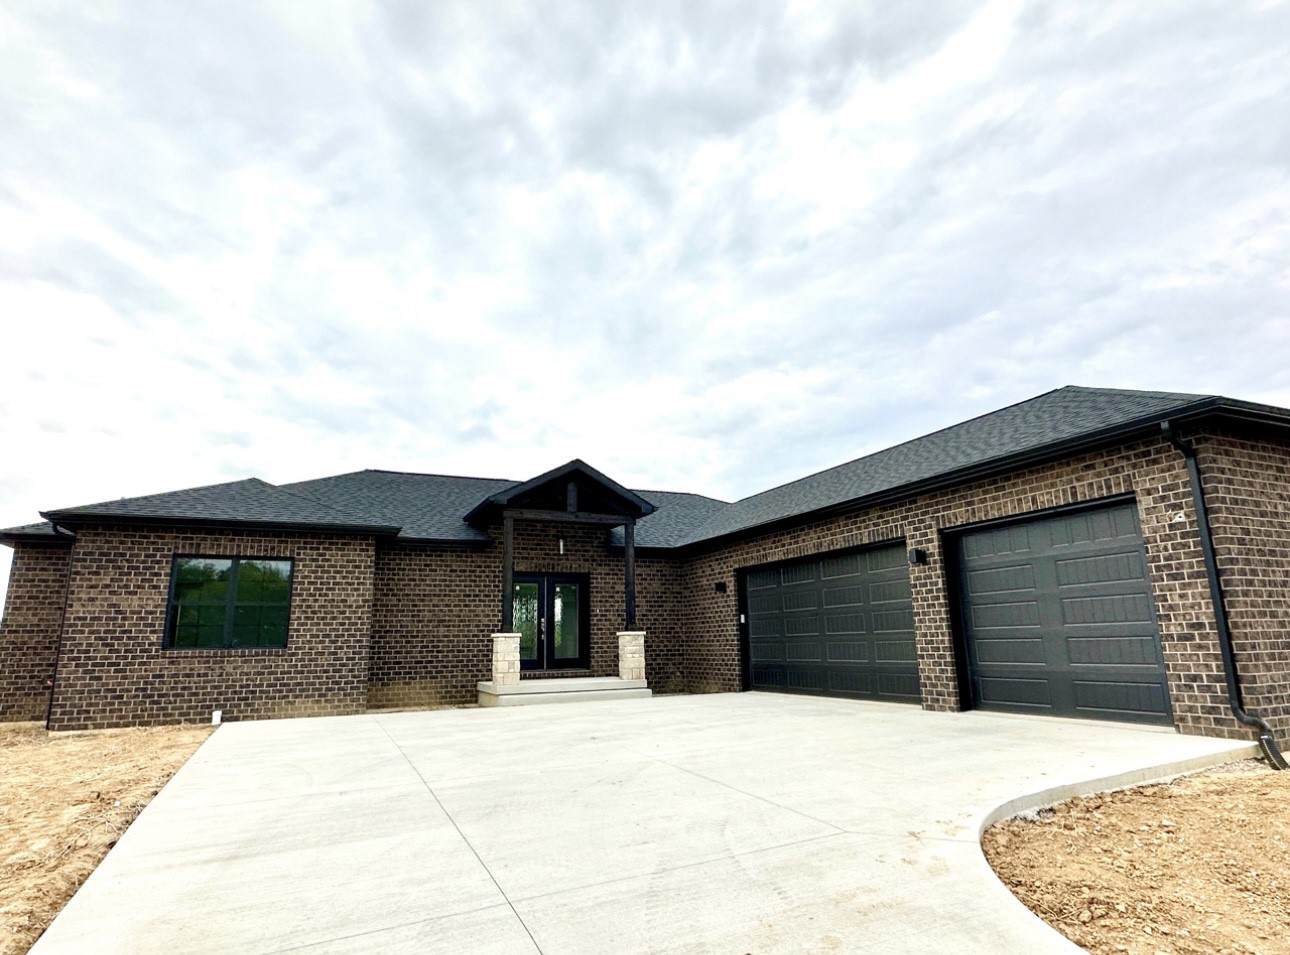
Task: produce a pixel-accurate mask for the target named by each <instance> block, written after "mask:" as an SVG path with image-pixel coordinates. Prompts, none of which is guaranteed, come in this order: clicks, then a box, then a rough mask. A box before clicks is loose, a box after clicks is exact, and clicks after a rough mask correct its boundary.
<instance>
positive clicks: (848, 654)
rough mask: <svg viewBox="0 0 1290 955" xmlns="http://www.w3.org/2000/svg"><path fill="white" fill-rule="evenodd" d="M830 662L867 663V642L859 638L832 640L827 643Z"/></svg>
mask: <svg viewBox="0 0 1290 955" xmlns="http://www.w3.org/2000/svg"><path fill="white" fill-rule="evenodd" d="M827 652H828V660H829V662H830V663H868V662H869V644H867V643H864V642H862V641H859V640H847V641H833V642H830V643H829V644H827Z"/></svg>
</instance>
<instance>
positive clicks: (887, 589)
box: [869, 578, 912, 604]
mask: <svg viewBox="0 0 1290 955" xmlns="http://www.w3.org/2000/svg"><path fill="white" fill-rule="evenodd" d="M911 595H912V592H911V591H910V589H909V580H908V578H906V579H905V580H885V581H880V582H878V583H874V584H870V585H869V602H870V603H875V604H887V603H898V604H907V603H909V600H910V597H911Z"/></svg>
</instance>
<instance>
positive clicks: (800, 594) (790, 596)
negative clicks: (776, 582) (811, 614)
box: [784, 590, 820, 613]
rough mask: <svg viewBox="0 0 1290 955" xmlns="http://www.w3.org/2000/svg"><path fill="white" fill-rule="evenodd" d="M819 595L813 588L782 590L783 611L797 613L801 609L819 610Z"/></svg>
mask: <svg viewBox="0 0 1290 955" xmlns="http://www.w3.org/2000/svg"><path fill="white" fill-rule="evenodd" d="M819 609H820V595H819V594H818V593H817V592H816V591H814V590H786V591H784V612H785V613H798V612H800V611H803V610H819Z"/></svg>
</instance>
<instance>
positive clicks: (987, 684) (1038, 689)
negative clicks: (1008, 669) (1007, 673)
mask: <svg viewBox="0 0 1290 955" xmlns="http://www.w3.org/2000/svg"><path fill="white" fill-rule="evenodd" d="M978 701H979V702H982V703H992V704H997V705H1002V706H1008V707H1036V706H1042V707H1044V708H1045V709H1051V708H1052V705H1053V699H1052V689H1051V687H1050V686H1049V684H1048V681H1047V680H1045V679H1042V678H1041V679H1021V678H1017V677H1011V678H1010V677H982V678H981V680H980V681H979V695H978Z"/></svg>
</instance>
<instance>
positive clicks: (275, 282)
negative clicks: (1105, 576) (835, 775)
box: [0, 0, 1290, 563]
mask: <svg viewBox="0 0 1290 955" xmlns="http://www.w3.org/2000/svg"><path fill="white" fill-rule="evenodd" d="M0 18H3V19H2V20H0V115H2V116H4V117H5V127H6V148H5V150H4V154H3V156H0V356H3V358H4V359H5V367H6V376H5V382H4V386H3V389H0V441H2V442H3V449H4V454H3V457H2V458H0V460H2V461H3V466H0V525H5V526H7V525H12V524H18V523H25V522H28V521H31V520H34V519H35V518H36V512H37V510H39V509H42V508H50V507H58V506H66V505H71V504H78V503H88V502H91V501H96V500H101V499H107V498H113V497H118V496H127V495H135V494H142V493H149V492H153V491H160V490H166V489H172V488H177V487H184V486H192V485H199V484H205V483H211V482H213V481H219V480H227V479H232V478H236V477H244V476H247V475H251V474H254V475H258V476H261V477H263V478H265V479H267V480H271V481H286V480H297V479H303V478H308V477H315V476H319V475H323V474H328V473H336V472H341V471H345V470H352V469H356V468H361V467H368V466H372V467H392V468H404V469H409V470H426V471H436V472H448V473H470V474H483V475H489V476H502V477H515V478H523V477H525V476H528V475H531V474H533V473H536V472H537V471H539V470H542V469H545V468H548V467H551V466H552V465H554V464H558V463H560V462H561V461H563V460H566V459H568V458H570V457H573V456H575V455H576V456H580V457H584V458H586V459H587V460H589V461H590V462H591V463H593V464H595V465H596V466H598V467H601V468H603V469H605V470H606V471H608V472H609V473H610V474H611V475H613V476H615V477H617V478H619V479H621V480H624V481H627V482H628V483H631V484H637V485H643V486H649V487H655V488H660V487H662V488H674V489H685V490H694V491H699V492H705V493H710V494H714V495H718V496H725V497H734V496H739V495H742V494H746V493H750V492H753V491H757V490H760V489H763V488H766V487H769V486H771V485H774V484H777V483H780V482H782V481H784V480H787V479H790V478H793V477H796V476H800V475H801V474H803V473H806V472H809V471H811V470H813V469H817V468H821V467H825V466H828V465H831V464H835V463H837V462H839V461H842V460H846V459H848V458H851V457H854V456H855V455H857V454H859V453H862V452H864V451H870V450H874V449H876V448H878V447H882V446H884V445H886V444H890V443H893V442H895V441H899V440H904V439H907V438H910V437H914V436H916V435H918V434H920V433H924V432H926V431H928V430H931V429H934V428H937V427H942V426H944V425H947V424H951V423H954V422H955V421H958V420H961V419H963V418H965V417H968V416H971V415H974V414H978V413H981V412H984V411H988V410H990V409H992V408H994V407H999V406H1002V405H1004V404H1007V403H1009V402H1012V401H1016V400H1019V399H1022V398H1025V397H1028V396H1030V395H1033V394H1036V393H1039V392H1042V391H1045V390H1048V389H1050V388H1052V387H1055V386H1058V385H1061V384H1066V383H1084V384H1092V385H1099V384H1100V385H1114V386H1122V387H1144V388H1163V389H1173V390H1180V391H1202V392H1219V393H1227V394H1231V395H1233V396H1234V397H1244V398H1250V399H1253V400H1261V401H1268V402H1272V403H1281V404H1290V371H1287V369H1290V361H1288V360H1287V359H1288V358H1290V315H1288V314H1287V306H1286V303H1287V302H1290V295H1288V294H1287V293H1290V267H1288V266H1287V265H1286V263H1287V262H1290V189H1288V188H1287V186H1286V181H1285V175H1284V171H1285V169H1286V168H1287V165H1288V164H1290V114H1287V113H1286V111H1285V109H1284V103H1285V102H1286V100H1287V98H1288V94H1290V74H1287V72H1286V70H1285V68H1284V64H1285V62H1286V61H1287V59H1290V6H1288V5H1286V4H1284V3H1279V4H1257V3H1251V4H1241V3H1235V4H1233V3H1228V2H1217V0H1214V2H1209V0H1197V2H1195V3H1188V4H1172V5H1155V6H1151V7H1141V6H1137V7H1126V6H1124V5H1120V4H1113V3H1109V2H1104V3H1084V4H1078V5H1070V4H1055V3H1031V4H1025V5H1021V4H1020V3H1017V2H1013V0H996V2H988V3H982V4H979V5H977V6H975V7H971V6H964V5H962V4H958V3H953V2H949V0H944V2H930V0H929V2H928V3H923V4H903V5H902V4H878V3H863V4H855V3H807V4H801V3H792V4H788V3H779V2H774V0H765V2H755V3H750V4H749V3H740V4H730V5H725V6H722V5H717V6H706V5H705V6H702V7H699V6H696V5H694V4H685V3H675V4H664V5H662V6H657V5H656V6H652V7H648V8H643V7H642V8H638V7H620V6H614V5H606V4H596V3H569V4H560V5H557V6H556V7H550V8H547V9H544V10H538V9H537V8H529V7H523V6H519V7H514V6H503V5H494V4H480V3H476V2H473V0H462V2H456V3H453V2H447V3H441V4H434V5H430V6H425V5H415V4H399V3H381V2H358V0H354V2H338V3H335V4H331V5H328V6H327V7H325V8H322V9H321V10H315V9H313V8H309V9H308V10H305V8H303V7H301V6H299V5H289V4H284V5H281V6H274V5H269V6H267V7H266V6H264V5H248V4H242V3H237V2H233V3H218V4H217V3H209V4H185V5H153V6H151V7H150V9H148V10H147V11H146V12H144V11H141V10H140V8H139V7H138V6H137V5H131V4H124V3H107V4H102V5H99V6H96V7H95V8H94V10H93V11H91V12H85V11H77V15H75V16H72V15H70V13H69V11H67V10H58V9H56V8H46V7H41V6H39V5H34V6H27V7H22V8H20V9H14V8H12V7H11V8H7V9H6V10H5V11H2V12H0ZM4 559H5V557H4V555H2V554H0V563H3V560H4Z"/></svg>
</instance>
